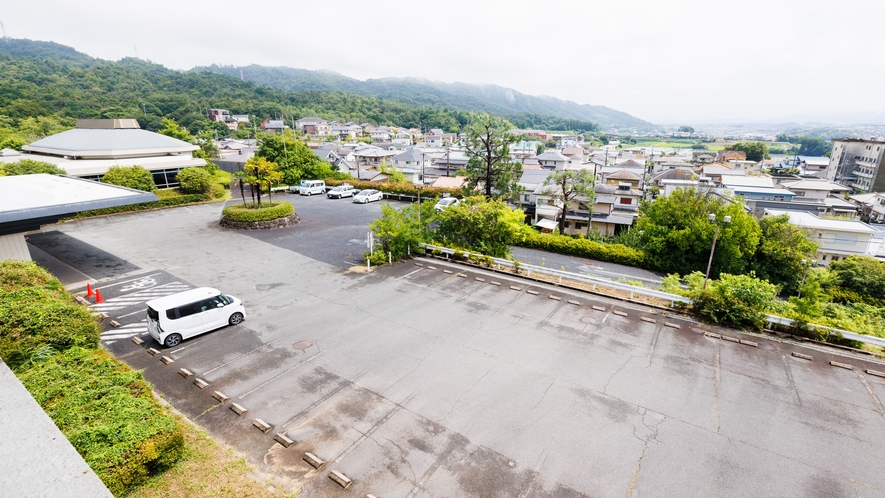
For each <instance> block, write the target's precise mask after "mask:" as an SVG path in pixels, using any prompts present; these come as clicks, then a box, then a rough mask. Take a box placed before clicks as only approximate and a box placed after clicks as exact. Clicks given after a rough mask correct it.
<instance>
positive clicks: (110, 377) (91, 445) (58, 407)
mask: <svg viewBox="0 0 885 498" xmlns="http://www.w3.org/2000/svg"><path fill="white" fill-rule="evenodd" d="M19 379H21V381H22V384H24V385H25V387H26V388H27V389H28V391H30V393H31V395H32V396H33V397H34V399H35V400H37V403H39V404H40V406H41V407H43V410H45V411H46V413H47V414H48V415H49V417H50V418H52V420H53V422H55V425H56V426H58V428H59V429H60V430H61V431H62V433H64V435H65V436H66V437H67V438H68V441H70V442H71V444H72V445H73V446H74V448H76V449H77V451H78V452H79V453H80V455H82V456H83V459H84V460H86V463H87V464H89V466H90V467H91V468H92V470H94V471H95V473H96V474H97V475H98V477H100V478H101V480H102V481H103V482H104V483H105V485H106V486H107V487H108V489H109V490H110V491H111V492H112V493H114V495H117V496H119V495H121V494H124V493H126V492H127V491H129V490H131V489H132V488H133V487H134V486H136V485H138V484H139V483H141V482H144V481H145V480H146V479H147V478H148V477H149V476H151V475H152V474H155V473H157V472H159V471H162V470H164V469H166V468H168V467H169V466H171V465H172V464H174V463H175V462H176V461H177V460H178V459H179V458H180V457H181V454H182V451H183V449H184V437H183V435H182V432H181V429H180V428H179V427H178V426H177V424H176V422H175V420H174V419H172V417H170V416H169V415H168V414H167V413H166V411H165V409H164V408H163V407H162V406H161V405H160V403H159V402H158V401H157V400H156V399H155V398H154V396H153V394H152V392H151V386H150V385H149V384H148V383H147V382H145V381H144V379H143V378H142V376H141V373H139V372H134V371H132V369H130V368H129V367H128V366H126V365H125V364H123V363H120V362H119V361H117V360H115V359H114V358H113V357H111V356H110V355H109V354H108V353H106V352H104V351H101V350H88V349H83V348H72V349H70V350H68V351H66V352H64V353H62V354H59V355H56V356H54V357H52V358H51V359H49V360H47V361H45V362H42V363H39V364H37V365H35V366H34V367H32V368H29V369H28V370H26V371H24V372H23V373H21V374H19Z"/></svg>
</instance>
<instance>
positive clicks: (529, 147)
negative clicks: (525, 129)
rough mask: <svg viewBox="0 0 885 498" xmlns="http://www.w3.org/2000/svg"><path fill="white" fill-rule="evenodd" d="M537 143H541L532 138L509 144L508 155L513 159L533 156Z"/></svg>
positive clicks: (535, 152) (536, 150)
mask: <svg viewBox="0 0 885 498" xmlns="http://www.w3.org/2000/svg"><path fill="white" fill-rule="evenodd" d="M539 145H541V142H536V141H534V140H529V141H522V142H516V143H514V144H512V145H511V146H510V157H512V158H514V159H524V158H526V157H533V156H534V155H536V154H537V153H538V146H539Z"/></svg>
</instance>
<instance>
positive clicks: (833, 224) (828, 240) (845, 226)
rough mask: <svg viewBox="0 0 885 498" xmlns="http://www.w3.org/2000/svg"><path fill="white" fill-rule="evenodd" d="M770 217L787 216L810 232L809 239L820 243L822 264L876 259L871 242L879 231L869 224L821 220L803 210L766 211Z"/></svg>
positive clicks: (818, 259) (819, 254)
mask: <svg viewBox="0 0 885 498" xmlns="http://www.w3.org/2000/svg"><path fill="white" fill-rule="evenodd" d="M765 214H766V215H771V216H780V215H783V214H786V215H788V216H789V217H790V223H792V224H794V225H796V226H798V227H801V228H805V229H807V230H808V239H809V240H812V241H814V242H816V243H817V244H818V245H819V246H820V248H819V249H818V250H817V261H818V263H820V264H821V265H824V266H826V265H829V264H830V262H832V261H841V260H843V259H845V258H847V257H848V256H872V255H871V254H870V253H869V251H870V241H871V239H872V236H873V234H875V233H877V230H875V229H873V228H872V227H870V226H869V225H867V224H866V223H861V222H859V221H853V220H852V221H849V220H835V219H828V218H819V217H817V216H815V215H813V214H811V213H806V212H800V211H779V210H776V209H766V210H765Z"/></svg>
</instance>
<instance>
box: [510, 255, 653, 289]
mask: <svg viewBox="0 0 885 498" xmlns="http://www.w3.org/2000/svg"><path fill="white" fill-rule="evenodd" d="M510 253H511V254H512V255H513V259H515V260H517V261H522V262H524V263H529V264H533V265H537V266H544V267H546V268H551V269H554V270H564V271H568V272H572V273H578V274H581V275H589V276H592V277H599V278H607V279H610V280H616V281H617V280H623V281H627V280H637V281H639V282H642V284H643V285H647V286H652V287H657V286H659V285H660V284H661V282H662V281H663V280H664V277H666V276H667V275H665V274H662V273H657V272H652V271H648V270H644V269H642V268H635V267H632V266H625V265H619V264H616V263H607V262H605V261H596V260H593V259H587V258H580V257H577V256H568V255H565V254H556V253H551V252H546V251H540V250H537V249H527V248H525V247H511V248H510Z"/></svg>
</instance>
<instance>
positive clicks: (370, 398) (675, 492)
mask: <svg viewBox="0 0 885 498" xmlns="http://www.w3.org/2000/svg"><path fill="white" fill-rule="evenodd" d="M293 202H297V203H299V204H296V209H298V212H299V214H301V215H302V218H303V219H304V224H303V225H302V224H299V226H298V227H301V228H304V229H305V230H304V232H298V231H297V228H298V227H296V229H295V230H292V231H291V232H289V233H288V235H286V236H277V235H275V234H273V233H272V232H267V233H264V234H255V233H249V232H236V231H232V230H226V229H222V228H220V227H219V226H218V224H217V220H218V214H219V212H220V206H218V205H204V206H195V207H190V208H187V209H183V208H182V209H170V210H163V211H157V212H151V213H138V214H132V215H124V216H115V217H111V218H105V219H99V220H88V221H80V222H77V223H70V224H65V225H60V226H57V227H54V228H55V229H56V230H58V231H60V232H62V233H64V234H66V235H67V236H69V237H73V238H75V239H77V240H78V241H79V242H80V243H81V244H84V247H85V246H90V247H94V248H96V249H99V250H101V251H104V252H105V253H107V254H110V255H112V256H113V257H114V258H117V259H121V260H124V261H127V262H128V263H129V264H132V265H135V266H137V267H138V268H139V270H136V272H142V273H141V274H138V275H133V274H132V272H129V273H127V274H126V275H125V276H121V277H119V278H116V279H115V278H114V277H111V278H106V279H103V280H102V281H101V282H100V283H99V284H98V285H99V286H100V287H102V288H104V289H107V292H106V298H110V299H108V301H109V302H111V303H118V302H128V303H136V304H135V305H133V307H136V308H137V306H138V303H139V302H141V301H140V300H141V299H143V297H144V296H143V295H137V296H133V295H132V294H134V293H139V292H140V293H142V294H146V292H145V291H148V292H147V293H150V292H149V291H150V288H153V287H156V286H160V285H167V284H170V283H175V285H177V286H181V287H194V286H211V287H216V288H219V289H222V290H223V291H225V292H226V293H230V294H233V295H236V296H237V297H240V298H241V299H243V301H244V303H245V305H246V308H247V311H248V314H249V318H248V320H246V322H244V323H243V324H241V325H239V326H235V327H225V328H223V329H220V330H217V331H215V332H212V333H209V334H206V335H203V336H200V337H198V338H195V339H191V340H188V341H185V342H184V343H182V344H181V345H180V346H178V347H176V348H173V349H165V348H162V347H161V346H159V345H158V344H156V343H155V342H153V340H152V339H151V338H150V337H149V336H140V337H142V338H144V340H145V343H144V344H143V345H136V344H134V343H133V342H131V341H129V340H128V339H126V337H120V338H115V339H114V341H115V342H113V343H110V340H111V339H107V340H105V344H107V347H108V348H109V349H110V350H111V351H112V352H113V353H114V354H115V355H116V356H117V357H118V358H120V359H122V360H123V361H125V362H127V363H129V364H130V365H131V366H132V367H133V368H136V369H139V370H142V371H143V372H144V376H145V378H146V379H148V380H149V381H150V382H152V383H154V384H155V386H156V389H157V390H158V391H159V392H160V393H161V394H162V395H163V396H164V397H165V399H166V400H168V401H169V402H170V403H172V404H173V405H174V406H175V407H176V408H177V409H179V410H181V411H182V412H184V413H185V414H187V415H188V417H189V418H190V419H191V420H193V421H195V422H196V423H197V424H200V425H201V426H203V427H205V428H207V429H208V430H209V431H210V433H211V434H212V435H213V436H214V437H216V438H218V439H221V440H223V441H224V442H225V443H227V444H229V445H231V446H233V447H234V448H235V449H236V450H237V451H239V452H242V453H243V454H245V455H246V456H247V458H248V459H249V461H250V462H252V463H254V464H255V465H257V466H258V467H259V468H260V469H261V470H262V471H264V472H269V473H273V474H274V475H276V476H278V477H279V478H280V479H281V480H283V481H284V482H286V483H287V484H288V486H289V487H291V488H292V489H293V490H294V489H297V488H303V491H302V494H301V495H300V496H304V497H327V496H328V497H335V496H344V491H343V490H342V489H341V487H340V486H339V485H338V484H336V483H335V482H333V481H332V480H331V479H330V478H329V476H330V474H331V472H332V471H336V472H340V473H341V474H343V475H345V476H347V477H348V478H350V479H352V484H351V485H350V487H349V489H348V490H347V493H349V494H350V495H353V496H366V495H367V494H370V493H371V494H373V495H375V496H378V497H397V496H398V497H419V496H420V497H450V496H465V497H468V496H469V497H473V496H475V497H521V498H527V497H551V496H562V497H577V496H602V497H608V496H612V497H615V496H617V497H622V496H724V497H729V496H734V497H745V496H753V495H757V496H852V497H855V496H859V495H860V496H882V495H883V491H882V490H883V489H885V472H883V470H885V464H883V463H882V461H881V458H880V455H881V448H882V447H883V446H885V415H883V408H882V400H881V398H880V396H879V394H878V393H880V392H882V391H883V389H885V379H883V378H881V377H878V376H876V375H873V374H869V373H867V370H874V371H883V370H885V366H883V365H882V364H878V363H875V362H872V361H871V360H869V359H867V358H864V357H853V356H851V355H848V354H843V353H841V352H839V351H838V350H829V349H814V348H809V347H806V346H802V345H799V344H794V343H791V342H783V341H776V340H769V339H765V338H759V337H754V336H747V335H744V334H740V333H737V332H734V331H728V330H719V329H713V328H710V327H707V326H704V325H701V324H698V323H695V322H693V321H691V320H686V319H684V318H681V317H678V316H670V315H667V314H664V313H661V311H659V310H654V309H650V308H646V307H643V306H638V305H633V304H629V303H624V302H621V301H617V300H612V299H607V298H603V297H601V296H596V295H592V294H585V293H579V292H564V291H563V290H562V289H558V288H555V287H548V286H545V285H543V284H538V283H527V282H525V281H521V280H519V279H515V278H511V277H508V276H506V275H501V274H496V273H491V272H489V271H487V270H481V269H475V268H468V267H462V266H457V265H453V264H448V263H444V262H439V261H436V260H430V259H427V260H424V259H420V260H414V261H406V262H401V263H397V264H394V265H387V266H382V267H380V268H378V269H376V270H375V271H373V272H372V273H371V274H364V273H356V272H349V271H347V270H346V269H345V268H343V267H344V266H346V265H345V264H344V263H343V262H342V261H341V260H342V258H340V257H338V256H337V255H336V256H334V257H332V256H329V259H330V260H332V261H333V264H329V263H326V262H324V261H322V260H319V259H316V258H314V257H312V256H310V255H309V254H305V253H311V254H312V253H313V252H316V251H320V252H322V247H320V245H313V244H311V243H309V242H308V241H307V240H306V239H308V238H309V237H308V235H307V234H309V233H311V232H310V231H309V223H318V224H319V225H320V226H325V224H324V223H320V222H319V220H318V219H317V220H311V219H310V218H311V217H312V216H314V215H308V213H313V211H311V209H317V210H319V209H325V206H324V205H321V204H319V203H325V205H328V206H335V207H334V209H340V210H341V212H342V213H346V216H347V217H356V215H354V214H353V213H357V212H359V211H354V210H351V208H357V209H359V208H360V207H362V206H352V205H345V204H347V201H344V204H339V203H340V201H328V202H326V200H325V199H322V198H296V199H293ZM306 202H310V203H311V204H310V205H308V204H306ZM314 202H316V203H317V204H313V203H314ZM318 206H322V207H318ZM375 206H376V205H372V206H371V207H370V209H377V208H376V207H375ZM329 209H333V208H331V207H330V208H329ZM318 212H319V211H317V213H318ZM316 216H317V218H318V217H319V214H316ZM354 224H355V226H356V222H354ZM319 231H320V232H322V231H323V230H322V229H320V230H319ZM144 234H152V236H151V237H150V239H149V243H136V241H144V240H145V237H144ZM280 240H286V241H297V242H293V244H303V246H298V247H304V248H305V249H304V251H305V253H301V252H298V251H297V250H296V249H295V247H296V246H292V247H291V248H289V247H284V244H282V243H279V241H280ZM330 240H332V239H330ZM334 240H339V241H340V239H334ZM275 241H276V242H275ZM330 250H334V251H337V250H338V249H335V248H330ZM96 254H97V253H96ZM336 261H338V262H339V263H338V264H335V263H334V262H336ZM149 275H153V276H152V277H150V278H154V281H155V284H154V285H153V286H152V285H150V282H148V281H144V280H138V278H137V277H140V276H144V277H147V276H149ZM133 278H136V280H132V279H133ZM124 281H128V282H124ZM135 282H141V283H139V284H138V285H137V286H136V287H132V286H133V285H135ZM124 287H125V288H127V290H126V291H124V290H123V288H124ZM115 289H116V290H115ZM160 292H163V291H160ZM126 294H129V295H130V299H129V300H127V299H126ZM118 297H119V298H122V299H118V300H116V301H111V299H115V298H118ZM107 308H109V307H105V309H106V310H107V312H109V314H110V315H111V318H118V319H119V320H120V321H121V323H122V324H123V325H124V327H125V326H126V325H129V324H132V323H137V321H138V313H135V314H131V313H132V308H119V309H114V310H108V309H107ZM126 314H129V315H128V316H124V315H126ZM130 328H137V325H135V326H132V327H130ZM108 330H109V331H110V330H112V328H111V327H108ZM113 330H119V329H113ZM705 333H706V334H705ZM720 336H722V338H719V337H720ZM105 337H108V336H107V335H106V336H105ZM124 339H126V340H124ZM740 339H744V343H740V342H738V341H739V340H740ZM148 347H154V348H157V349H159V350H160V353H161V354H160V355H159V356H153V355H151V354H149V352H148V350H147V348H148ZM792 353H800V354H803V355H809V356H811V357H812V360H811V361H809V360H808V359H805V358H802V357H797V356H794V355H793V354H792ZM161 357H165V358H166V359H167V361H168V360H172V362H171V363H169V364H166V363H164V362H162V361H160V360H161ZM830 361H835V362H837V363H841V364H845V365H848V366H850V367H851V368H852V369H846V368H840V367H838V366H833V365H831V364H830ZM181 369H185V371H182V370H181ZM188 373H193V375H192V376H191V375H188ZM196 379H200V380H201V381H204V382H205V383H206V384H208V385H207V386H206V387H204V388H200V387H198V386H197V385H195V383H194V382H195V380H196ZM234 403H236V407H234ZM232 408H236V410H234V409H232ZM244 410H245V411H244ZM265 429H266V432H265ZM306 452H310V453H312V454H314V455H316V456H317V457H319V458H320V459H321V460H323V463H322V465H320V466H319V468H317V469H315V468H314V467H312V466H310V465H308V464H307V463H306V462H305V460H304V456H305V453H306Z"/></svg>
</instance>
